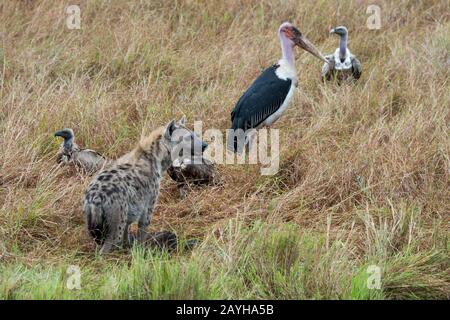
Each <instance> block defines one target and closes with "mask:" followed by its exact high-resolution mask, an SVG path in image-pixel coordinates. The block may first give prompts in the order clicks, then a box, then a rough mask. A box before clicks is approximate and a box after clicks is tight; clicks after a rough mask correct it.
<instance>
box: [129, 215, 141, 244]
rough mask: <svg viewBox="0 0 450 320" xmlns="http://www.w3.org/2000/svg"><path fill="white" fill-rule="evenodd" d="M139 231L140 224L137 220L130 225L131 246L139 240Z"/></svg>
mask: <svg viewBox="0 0 450 320" xmlns="http://www.w3.org/2000/svg"><path fill="white" fill-rule="evenodd" d="M138 231H139V224H138V222H137V221H135V222H132V223H130V224H129V225H128V232H127V236H128V243H129V245H130V246H132V245H133V244H134V243H135V242H136V241H138Z"/></svg>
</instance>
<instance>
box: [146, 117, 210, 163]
mask: <svg viewBox="0 0 450 320" xmlns="http://www.w3.org/2000/svg"><path fill="white" fill-rule="evenodd" d="M185 121H186V120H185V117H182V118H181V119H180V120H179V121H178V122H176V121H175V120H172V121H170V122H169V123H168V124H167V125H166V126H165V127H160V128H158V129H156V130H155V131H153V132H152V133H151V134H150V136H149V137H148V138H146V139H144V140H142V141H141V142H140V143H139V149H140V151H141V152H142V153H151V154H153V155H154V156H156V157H157V158H158V159H160V161H161V167H162V168H161V169H162V170H163V171H165V170H167V169H168V168H169V167H170V166H171V165H172V164H173V163H174V162H177V161H180V162H182V161H183V160H184V159H186V158H192V157H195V156H201V155H202V154H203V151H204V150H205V149H206V147H207V146H208V144H206V143H205V142H204V141H202V140H201V139H200V138H199V137H198V136H197V135H196V134H195V133H194V132H193V131H192V130H189V129H188V128H186V127H185ZM139 153H140V152H139Z"/></svg>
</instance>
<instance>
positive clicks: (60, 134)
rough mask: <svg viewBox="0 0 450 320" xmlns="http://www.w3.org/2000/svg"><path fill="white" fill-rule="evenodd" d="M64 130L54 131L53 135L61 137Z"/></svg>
mask: <svg viewBox="0 0 450 320" xmlns="http://www.w3.org/2000/svg"><path fill="white" fill-rule="evenodd" d="M63 134H64V131H56V132H55V137H63Z"/></svg>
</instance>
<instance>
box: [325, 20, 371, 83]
mask: <svg viewBox="0 0 450 320" xmlns="http://www.w3.org/2000/svg"><path fill="white" fill-rule="evenodd" d="M330 34H337V35H338V36H339V37H340V41H339V47H338V48H337V49H336V51H335V52H334V53H332V54H329V55H327V56H325V59H327V61H328V63H325V64H324V65H323V67H322V78H323V80H333V79H336V80H338V81H342V80H347V79H349V80H358V79H359V78H360V77H361V71H362V69H361V63H360V62H359V60H358V59H356V57H355V56H354V55H353V54H352V53H351V52H350V50H349V49H348V48H347V42H348V30H347V28H346V27H344V26H340V27H336V28H334V29H331V30H330Z"/></svg>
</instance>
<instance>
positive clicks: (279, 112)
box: [258, 81, 296, 128]
mask: <svg viewBox="0 0 450 320" xmlns="http://www.w3.org/2000/svg"><path fill="white" fill-rule="evenodd" d="M295 88H296V86H295V84H294V81H293V82H292V84H291V88H290V89H289V92H288V94H287V96H286V98H285V99H284V101H283V104H282V105H281V106H280V108H278V110H277V111H275V113H273V114H272V115H270V116H269V117H268V118H267V119H266V120H264V121H263V122H262V123H261V124H260V125H259V126H258V128H261V127H264V126H270V125H272V124H273V123H274V122H275V121H277V120H278V119H279V118H280V117H281V115H282V114H283V112H284V111H285V110H286V109H287V107H288V106H289V103H290V102H291V100H292V98H293V96H294V90H295Z"/></svg>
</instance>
